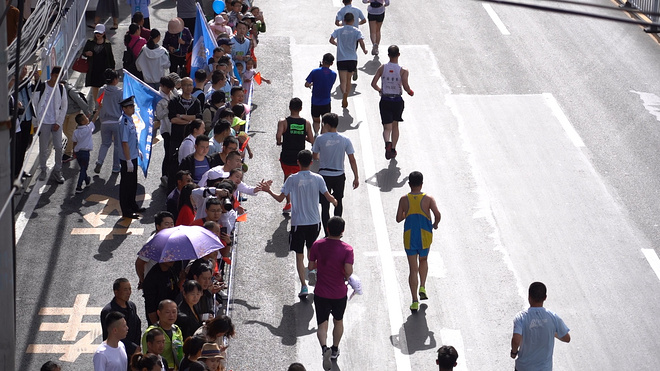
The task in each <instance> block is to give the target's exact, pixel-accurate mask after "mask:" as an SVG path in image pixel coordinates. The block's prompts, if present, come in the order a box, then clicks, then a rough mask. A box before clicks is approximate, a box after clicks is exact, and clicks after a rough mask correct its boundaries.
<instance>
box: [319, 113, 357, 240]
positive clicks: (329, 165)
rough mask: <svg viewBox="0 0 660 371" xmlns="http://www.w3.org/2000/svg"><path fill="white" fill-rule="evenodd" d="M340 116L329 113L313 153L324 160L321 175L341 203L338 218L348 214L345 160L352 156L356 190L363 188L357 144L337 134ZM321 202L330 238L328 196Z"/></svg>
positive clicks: (337, 211) (321, 161) (322, 198)
mask: <svg viewBox="0 0 660 371" xmlns="http://www.w3.org/2000/svg"><path fill="white" fill-rule="evenodd" d="M338 125H339V117H338V116H337V114H336V113H326V114H325V115H323V131H324V132H325V133H323V134H321V135H319V136H318V138H316V140H315V141H314V145H313V146H312V152H313V153H314V159H316V160H320V162H319V174H320V175H321V176H322V177H323V180H324V181H325V185H326V186H327V187H328V192H330V193H331V194H332V196H333V197H334V198H335V199H336V200H337V204H336V205H335V212H334V214H335V216H341V215H342V213H343V211H344V205H343V203H342V199H343V198H344V184H345V183H346V175H345V174H344V159H345V157H346V155H348V162H349V163H350V164H351V170H352V171H353V189H355V188H357V187H358V186H359V185H360V180H359V178H358V169H357V162H356V161H355V150H354V149H353V143H351V140H350V139H348V137H346V136H344V135H341V134H339V133H338V132H337V126H338ZM320 202H321V221H322V222H323V231H324V232H325V235H326V236H327V235H328V230H327V229H326V228H327V225H328V219H330V203H329V202H328V200H326V199H325V198H324V197H321V198H320Z"/></svg>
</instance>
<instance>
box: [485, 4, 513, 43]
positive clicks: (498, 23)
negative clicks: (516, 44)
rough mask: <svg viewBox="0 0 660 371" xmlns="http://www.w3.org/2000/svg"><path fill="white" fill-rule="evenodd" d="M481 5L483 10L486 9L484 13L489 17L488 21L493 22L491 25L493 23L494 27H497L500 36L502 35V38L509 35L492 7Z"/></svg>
mask: <svg viewBox="0 0 660 371" xmlns="http://www.w3.org/2000/svg"><path fill="white" fill-rule="evenodd" d="M481 5H483V6H484V9H486V13H488V15H489V16H490V19H492V20H493V23H495V26H497V28H498V29H499V30H500V32H501V33H502V35H504V36H509V35H511V33H510V32H509V30H508V29H507V28H506V26H505V25H504V22H502V20H501V19H500V17H499V16H498V15H497V13H495V10H494V9H493V7H492V6H490V4H481Z"/></svg>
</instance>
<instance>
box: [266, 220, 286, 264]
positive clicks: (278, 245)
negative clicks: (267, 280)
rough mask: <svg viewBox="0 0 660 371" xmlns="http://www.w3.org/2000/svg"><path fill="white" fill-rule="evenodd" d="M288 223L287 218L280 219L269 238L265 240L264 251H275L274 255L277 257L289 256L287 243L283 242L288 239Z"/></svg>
mask: <svg viewBox="0 0 660 371" xmlns="http://www.w3.org/2000/svg"><path fill="white" fill-rule="evenodd" d="M288 223H289V218H284V219H282V221H281V222H280V225H279V226H278V227H277V229H276V230H275V231H274V232H273V235H272V236H271V238H270V239H269V240H268V241H266V247H265V248H264V251H266V252H270V253H275V256H277V257H278V258H286V257H287V256H289V244H288V243H286V242H285V241H289V232H288V231H287V230H286V226H287V224H288Z"/></svg>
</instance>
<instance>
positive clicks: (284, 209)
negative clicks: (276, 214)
mask: <svg viewBox="0 0 660 371" xmlns="http://www.w3.org/2000/svg"><path fill="white" fill-rule="evenodd" d="M290 212H291V202H287V204H286V205H284V207H283V208H282V213H284V214H288V213H290Z"/></svg>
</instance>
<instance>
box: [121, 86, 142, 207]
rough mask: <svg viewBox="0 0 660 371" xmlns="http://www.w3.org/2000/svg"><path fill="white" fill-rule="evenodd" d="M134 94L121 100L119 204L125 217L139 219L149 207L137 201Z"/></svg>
mask: <svg viewBox="0 0 660 371" xmlns="http://www.w3.org/2000/svg"><path fill="white" fill-rule="evenodd" d="M133 98H134V97H133V96H131V97H128V98H126V99H124V100H123V101H121V102H119V105H120V106H121V109H122V111H123V113H122V115H121V118H120V120H119V137H120V138H121V148H122V150H121V151H120V154H119V160H120V161H119V162H120V163H121V180H120V181H119V205H120V206H121V213H122V216H123V217H124V218H131V219H137V218H139V217H140V216H139V215H138V214H137V213H138V212H144V211H146V210H147V209H145V208H143V207H142V208H141V207H139V206H138V204H137V203H136V202H135V196H136V193H137V166H138V163H137V159H138V156H140V150H139V149H138V137H137V130H136V129H135V123H133V114H134V113H135V102H134V100H133Z"/></svg>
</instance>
